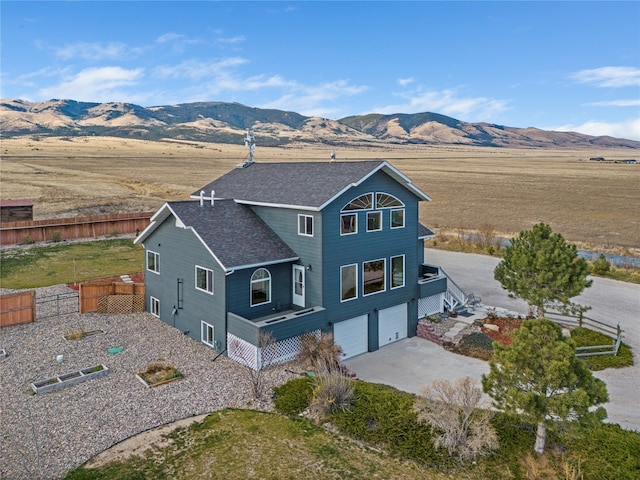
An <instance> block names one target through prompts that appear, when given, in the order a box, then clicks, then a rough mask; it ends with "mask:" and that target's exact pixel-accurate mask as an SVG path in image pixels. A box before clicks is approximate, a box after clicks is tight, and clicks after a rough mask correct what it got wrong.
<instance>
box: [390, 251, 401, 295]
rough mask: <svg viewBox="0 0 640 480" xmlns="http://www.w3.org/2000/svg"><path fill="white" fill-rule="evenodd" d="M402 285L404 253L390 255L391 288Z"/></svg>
mask: <svg viewBox="0 0 640 480" xmlns="http://www.w3.org/2000/svg"><path fill="white" fill-rule="evenodd" d="M400 287H404V255H398V256H397V257H391V288H392V289H394V288H400Z"/></svg>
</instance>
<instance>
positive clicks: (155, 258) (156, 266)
mask: <svg viewBox="0 0 640 480" xmlns="http://www.w3.org/2000/svg"><path fill="white" fill-rule="evenodd" d="M147 270H148V271H150V272H153V273H160V254H159V253H157V252H152V251H151V250H147Z"/></svg>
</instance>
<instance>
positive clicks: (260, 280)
mask: <svg viewBox="0 0 640 480" xmlns="http://www.w3.org/2000/svg"><path fill="white" fill-rule="evenodd" d="M270 301H271V274H270V273H269V270H267V269H266V268H259V269H258V270H256V271H255V272H253V275H251V306H252V307H254V306H256V305H263V304H265V303H269V302H270Z"/></svg>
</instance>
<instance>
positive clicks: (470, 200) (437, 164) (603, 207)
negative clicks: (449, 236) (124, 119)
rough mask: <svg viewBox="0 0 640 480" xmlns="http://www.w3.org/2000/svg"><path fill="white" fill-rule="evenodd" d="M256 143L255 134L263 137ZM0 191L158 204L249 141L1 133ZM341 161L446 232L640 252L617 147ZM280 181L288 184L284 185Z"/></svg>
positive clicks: (41, 202) (240, 155) (79, 202)
mask: <svg viewBox="0 0 640 480" xmlns="http://www.w3.org/2000/svg"><path fill="white" fill-rule="evenodd" d="M258 143H259V142H258ZM1 145H2V146H1V154H2V155H1V158H2V163H1V165H0V171H1V173H2V180H1V182H0V197H1V198H2V199H9V198H13V199H15V198H30V199H33V201H34V215H35V217H36V218H51V217H64V216H74V215H89V214H98V213H115V212H126V211H134V210H135V211H140V210H148V211H151V210H155V209H156V208H158V207H159V206H160V205H161V204H162V203H163V202H164V201H165V200H176V199H186V198H188V195H189V194H190V193H191V192H193V191H195V190H197V189H198V188H199V187H201V186H202V185H205V184H206V183H208V182H209V181H211V180H213V179H215V178H217V177H218V176H220V175H221V174H223V173H225V172H227V171H228V170H229V169H231V168H233V167H234V166H235V165H237V164H239V163H241V162H242V161H243V159H244V158H245V156H246V153H247V151H246V148H245V147H244V146H236V145H223V144H206V143H197V142H178V141H166V142H146V141H139V140H127V139H120V138H108V137H69V138H41V139H38V138H37V137H22V138H10V139H3V140H2V144H1ZM331 150H332V147H326V148H318V147H309V146H302V147H288V148H266V147H260V146H259V145H258V149H257V152H256V155H255V159H256V161H258V162H287V161H299V160H307V161H314V160H315V161H329V157H330V151H331ZM336 153H337V157H338V161H349V160H357V159H385V160H388V161H389V162H390V163H392V164H393V165H394V166H396V167H397V168H399V169H400V170H401V171H403V172H404V173H406V174H407V175H408V176H409V177H411V178H412V179H413V181H414V183H415V184H416V185H417V186H418V187H420V188H421V189H422V190H424V191H425V192H426V193H427V194H428V195H430V196H431V198H432V199H433V202H430V203H425V204H424V205H423V206H422V208H421V213H420V220H421V221H422V222H423V223H424V224H425V225H428V226H431V227H434V228H436V229H442V230H457V229H463V230H465V231H469V230H474V229H478V228H481V227H482V226H483V225H491V226H492V227H494V228H495V230H496V231H497V232H499V233H500V234H503V235H505V236H510V235H513V234H515V233H517V232H518V231H520V230H523V229H528V228H530V227H531V226H532V225H533V224H535V223H537V222H545V223H549V224H550V225H551V226H552V228H553V229H554V231H557V232H560V233H562V234H563V235H564V236H565V238H567V239H568V240H570V241H572V242H579V243H581V244H584V245H586V246H589V247H597V248H607V249H618V250H628V251H632V252H633V251H635V252H636V253H638V249H640V238H639V233H640V228H639V227H640V223H639V222H640V196H639V195H638V187H639V186H640V165H627V164H615V163H599V162H598V163H596V162H589V161H587V160H588V159H589V158H590V157H597V156H602V157H605V158H606V159H618V160H621V159H625V158H637V159H639V160H640V152H637V151H629V150H626V151H616V150H603V149H597V150H596V149H594V150H539V149H537V150H522V149H499V148H478V147H453V146H452V147H441V146H440V147H434V146H424V145H422V146H402V147H400V146H398V147H381V148H371V149H359V150H358V149H346V148H337V149H336ZM283 188H286V185H283Z"/></svg>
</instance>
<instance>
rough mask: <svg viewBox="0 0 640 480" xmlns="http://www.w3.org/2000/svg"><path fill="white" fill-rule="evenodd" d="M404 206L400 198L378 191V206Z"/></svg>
mask: <svg viewBox="0 0 640 480" xmlns="http://www.w3.org/2000/svg"><path fill="white" fill-rule="evenodd" d="M390 207H404V203H402V202H401V201H400V200H399V199H398V198H396V197H394V196H393V195H390V194H388V193H384V192H377V193H376V208H390Z"/></svg>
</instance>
